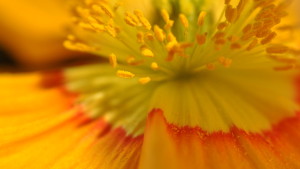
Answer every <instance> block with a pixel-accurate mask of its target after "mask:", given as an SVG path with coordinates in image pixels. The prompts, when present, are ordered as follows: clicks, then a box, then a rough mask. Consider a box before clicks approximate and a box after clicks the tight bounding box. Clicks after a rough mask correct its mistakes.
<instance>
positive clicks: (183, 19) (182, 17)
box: [179, 14, 189, 29]
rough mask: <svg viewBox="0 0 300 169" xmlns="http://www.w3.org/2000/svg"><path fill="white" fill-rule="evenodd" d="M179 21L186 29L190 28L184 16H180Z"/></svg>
mask: <svg viewBox="0 0 300 169" xmlns="http://www.w3.org/2000/svg"><path fill="white" fill-rule="evenodd" d="M179 19H180V22H181V24H182V25H183V27H184V28H185V29H187V28H189V21H188V19H187V18H186V16H185V15H184V14H179Z"/></svg>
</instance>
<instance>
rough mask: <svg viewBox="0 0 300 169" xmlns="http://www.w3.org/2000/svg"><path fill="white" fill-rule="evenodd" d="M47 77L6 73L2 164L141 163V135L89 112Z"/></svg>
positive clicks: (2, 80)
mask: <svg viewBox="0 0 300 169" xmlns="http://www.w3.org/2000/svg"><path fill="white" fill-rule="evenodd" d="M44 78H45V77H43V75H39V74H23V75H20V74H19V75H11V74H6V75H1V76H0V87H1V89H2V90H0V98H1V102H0V107H1V109H0V168H7V169H17V168H30V169H41V168H52V169H56V168H57V169H64V168H74V169H75V168H78V169H86V168H91V169H98V168H112V169H120V168H121V169H123V168H124V169H127V168H136V165H137V163H138V158H139V152H140V147H141V144H142V137H141V136H138V137H132V136H130V135H127V134H126V132H125V131H124V130H123V129H120V128H119V129H113V128H112V126H110V125H109V124H107V123H106V122H105V121H103V120H102V119H92V118H89V117H87V115H86V114H85V113H84V111H83V110H82V109H81V108H80V107H79V106H74V103H73V97H74V96H73V95H70V94H68V93H66V92H65V91H63V90H62V89H61V88H60V87H55V86H53V85H52V87H50V86H47V87H46V88H45V87H44V85H41V84H42V83H41V82H43V81H44Z"/></svg>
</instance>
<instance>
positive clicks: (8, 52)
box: [0, 0, 152, 71]
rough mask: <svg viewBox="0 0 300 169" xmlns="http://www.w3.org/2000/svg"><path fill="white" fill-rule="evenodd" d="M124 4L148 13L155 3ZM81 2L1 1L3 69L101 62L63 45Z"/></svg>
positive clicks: (127, 1)
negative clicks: (76, 7) (75, 8)
mask: <svg viewBox="0 0 300 169" xmlns="http://www.w3.org/2000/svg"><path fill="white" fill-rule="evenodd" d="M124 1H125V3H124V4H125V6H126V5H128V6H130V7H133V8H135V7H138V8H142V9H143V8H144V9H143V11H144V12H145V11H146V13H147V11H149V9H150V8H149V6H151V4H150V3H151V2H152V0H140V1H139V3H136V1H133V0H124ZM80 2H83V0H0V69H5V70H8V69H9V70H12V71H19V70H20V71H32V70H40V69H42V70H45V69H52V68H56V67H61V66H62V65H64V66H65V65H68V64H72V63H74V62H78V60H79V61H80V60H84V61H89V60H93V61H94V60H95V59H96V60H97V59H99V57H97V58H96V57H95V56H92V55H89V54H86V53H79V52H74V51H69V50H67V49H65V48H64V47H63V45H62V44H63V41H64V40H65V39H66V36H67V34H68V32H69V31H68V29H69V28H70V26H71V18H72V16H73V10H74V7H75V6H76V4H78V3H80ZM145 8H147V9H145Z"/></svg>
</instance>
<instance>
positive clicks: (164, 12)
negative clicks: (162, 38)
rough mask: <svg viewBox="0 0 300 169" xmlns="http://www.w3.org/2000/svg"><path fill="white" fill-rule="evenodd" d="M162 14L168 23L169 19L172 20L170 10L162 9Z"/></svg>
mask: <svg viewBox="0 0 300 169" xmlns="http://www.w3.org/2000/svg"><path fill="white" fill-rule="evenodd" d="M161 16H162V17H163V19H164V21H165V22H166V23H168V21H169V20H170V16H169V13H168V11H167V10H165V9H162V10H161Z"/></svg>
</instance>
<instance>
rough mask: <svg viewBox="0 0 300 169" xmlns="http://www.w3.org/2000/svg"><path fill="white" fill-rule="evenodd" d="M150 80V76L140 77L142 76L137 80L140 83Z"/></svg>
mask: <svg viewBox="0 0 300 169" xmlns="http://www.w3.org/2000/svg"><path fill="white" fill-rule="evenodd" d="M150 81H151V78H150V77H142V78H139V82H140V83H141V84H147V83H149V82H150Z"/></svg>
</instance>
